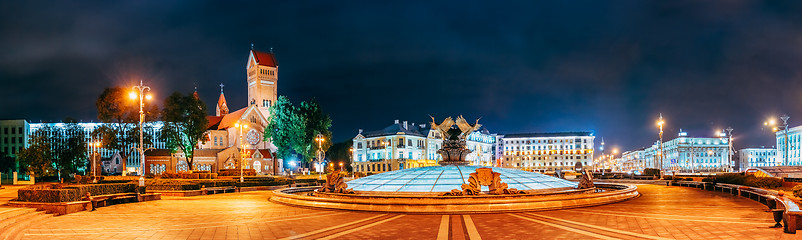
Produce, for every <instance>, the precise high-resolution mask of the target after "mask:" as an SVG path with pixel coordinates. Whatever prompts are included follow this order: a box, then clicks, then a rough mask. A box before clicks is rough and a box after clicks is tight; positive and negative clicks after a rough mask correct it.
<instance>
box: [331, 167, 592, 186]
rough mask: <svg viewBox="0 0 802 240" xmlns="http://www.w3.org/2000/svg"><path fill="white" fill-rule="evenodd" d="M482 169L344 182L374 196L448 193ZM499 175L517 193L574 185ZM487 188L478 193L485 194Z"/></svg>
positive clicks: (414, 171) (517, 173) (510, 172)
mask: <svg viewBox="0 0 802 240" xmlns="http://www.w3.org/2000/svg"><path fill="white" fill-rule="evenodd" d="M482 167H483V166H434V167H420V168H410V169H403V170H398V171H392V172H386V173H381V174H376V175H372V176H367V177H363V178H359V179H355V180H352V181H349V182H347V183H348V187H349V188H353V189H354V191H377V192H449V191H451V190H452V189H460V190H461V189H462V184H465V183H468V178H470V174H471V173H473V172H476V169H477V168H482ZM492 169H493V171H494V172H497V173H500V174H501V182H503V183H506V184H507V185H508V186H509V187H510V188H516V189H518V190H524V191H530V190H546V189H552V188H567V187H576V186H577V183H574V182H571V181H567V180H563V179H559V178H555V177H551V176H546V175H543V174H540V173H533V172H527V171H521V170H515V169H508V168H495V167H493V168H492ZM487 190H488V189H487V186H483V187H482V191H487Z"/></svg>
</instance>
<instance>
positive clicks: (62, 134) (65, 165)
mask: <svg viewBox="0 0 802 240" xmlns="http://www.w3.org/2000/svg"><path fill="white" fill-rule="evenodd" d="M54 130H56V132H54V133H52V134H51V140H54V142H53V143H54V153H55V154H54V155H55V156H54V159H53V165H54V167H55V168H56V170H58V173H59V178H61V174H65V175H67V174H70V173H76V172H78V169H79V168H83V169H84V171H86V170H85V169H86V168H84V167H85V166H86V163H87V162H88V161H87V155H86V151H87V145H86V144H87V143H86V139H85V138H84V135H85V134H86V129H84V128H83V127H81V125H79V124H78V121H77V120H75V119H74V118H67V119H64V128H59V129H54ZM84 174H86V172H84Z"/></svg>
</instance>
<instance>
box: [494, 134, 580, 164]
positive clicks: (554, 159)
mask: <svg viewBox="0 0 802 240" xmlns="http://www.w3.org/2000/svg"><path fill="white" fill-rule="evenodd" d="M595 138H596V137H595V136H593V133H591V132H557V133H520V134H507V135H504V136H503V137H502V139H501V141H500V142H499V143H500V144H501V145H502V146H501V149H502V151H503V154H502V162H501V164H502V166H503V167H506V168H516V169H521V170H526V171H538V172H545V171H554V170H557V169H560V170H571V169H573V168H574V165H575V164H576V163H581V164H582V165H583V166H592V165H593V140H594V139H595Z"/></svg>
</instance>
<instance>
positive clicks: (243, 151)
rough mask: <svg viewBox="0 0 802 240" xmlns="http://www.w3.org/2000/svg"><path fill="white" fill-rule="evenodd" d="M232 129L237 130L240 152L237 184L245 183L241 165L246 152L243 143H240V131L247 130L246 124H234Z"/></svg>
mask: <svg viewBox="0 0 802 240" xmlns="http://www.w3.org/2000/svg"><path fill="white" fill-rule="evenodd" d="M234 127H235V128H239V148H240V151H241V154H240V159H239V182H245V175H244V171H245V170H244V169H245V167H244V166H243V164H244V162H245V154H246V152H245V143H243V142H242V129H244V128H248V124H239V123H235V124H234Z"/></svg>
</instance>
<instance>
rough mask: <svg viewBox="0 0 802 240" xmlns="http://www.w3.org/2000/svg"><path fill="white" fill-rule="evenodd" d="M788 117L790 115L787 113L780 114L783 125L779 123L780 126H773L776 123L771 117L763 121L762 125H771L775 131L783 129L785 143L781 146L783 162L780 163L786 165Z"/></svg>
mask: <svg viewBox="0 0 802 240" xmlns="http://www.w3.org/2000/svg"><path fill="white" fill-rule="evenodd" d="M790 118H791V117H789V116H788V115H782V116H781V117H780V120H783V125H780V126H775V124H777V122H775V121H774V119H773V118H772V119H769V120H768V121H766V122H764V123H763V125H765V126H773V127H772V128H771V131H772V132H775V133H776V132H778V131H780V130H783V131H784V133H783V135H784V136H785V144H784V146H783V152H784V154H783V163H782V165H787V164H788V119H790ZM780 128H782V129H780Z"/></svg>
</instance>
